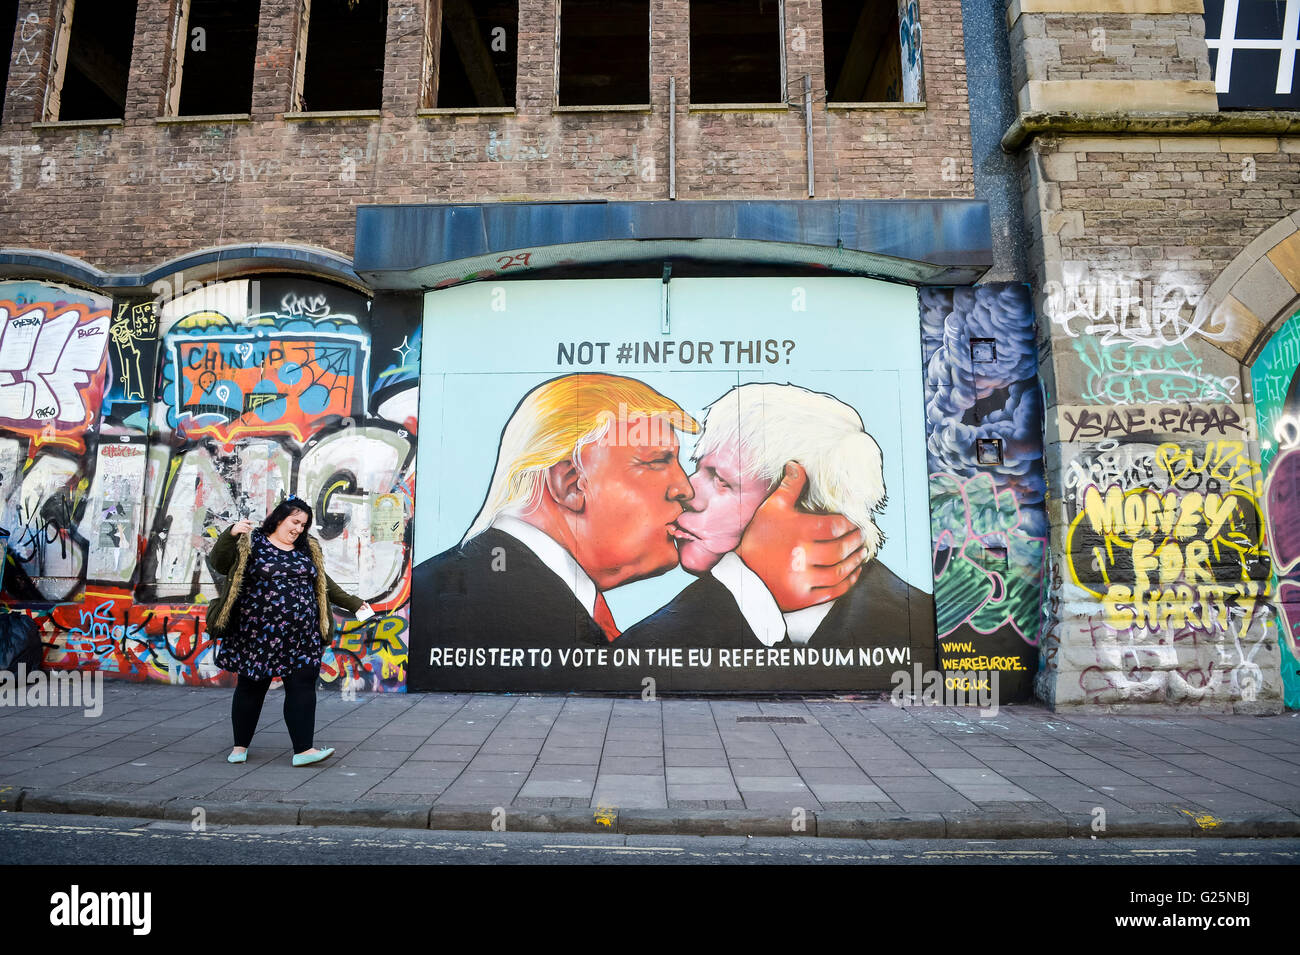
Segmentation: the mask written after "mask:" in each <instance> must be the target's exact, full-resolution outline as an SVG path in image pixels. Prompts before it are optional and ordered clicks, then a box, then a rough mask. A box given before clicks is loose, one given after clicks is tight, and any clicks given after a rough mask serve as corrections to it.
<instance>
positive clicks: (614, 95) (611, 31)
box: [558, 0, 650, 106]
mask: <svg viewBox="0 0 1300 955" xmlns="http://www.w3.org/2000/svg"><path fill="white" fill-rule="evenodd" d="M558 93H559V105H561V106H632V105H640V104H646V103H649V102H650V4H649V3H648V2H646V0H560V56H559V91H558Z"/></svg>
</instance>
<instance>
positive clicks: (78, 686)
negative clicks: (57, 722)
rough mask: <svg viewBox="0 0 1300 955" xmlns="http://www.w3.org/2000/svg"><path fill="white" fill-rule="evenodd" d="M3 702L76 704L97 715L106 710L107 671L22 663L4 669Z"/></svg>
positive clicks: (1, 681)
mask: <svg viewBox="0 0 1300 955" xmlns="http://www.w3.org/2000/svg"><path fill="white" fill-rule="evenodd" d="M0 706H73V707H81V708H82V709H83V710H85V712H84V713H82V716H85V717H86V718H88V719H93V718H94V717H97V716H99V714H101V713H103V712H104V674H103V673H102V672H100V671H99V670H36V671H34V672H32V673H28V672H27V664H25V663H20V664H18V669H17V672H16V673H15V672H10V671H9V670H3V671H0Z"/></svg>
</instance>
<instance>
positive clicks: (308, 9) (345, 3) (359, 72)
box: [300, 0, 388, 112]
mask: <svg viewBox="0 0 1300 955" xmlns="http://www.w3.org/2000/svg"><path fill="white" fill-rule="evenodd" d="M303 6H304V11H305V13H306V16H305V18H304V19H305V22H306V25H307V38H306V44H307V55H306V62H305V64H304V67H303V80H302V101H301V107H300V108H301V109H302V110H303V111H304V112H327V111H330V110H349V109H379V108H380V106H381V105H382V104H383V98H384V44H385V41H386V39H387V33H388V0H308V2H305V3H304V5H303Z"/></svg>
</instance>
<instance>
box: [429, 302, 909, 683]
mask: <svg viewBox="0 0 1300 955" xmlns="http://www.w3.org/2000/svg"><path fill="white" fill-rule="evenodd" d="M914 310H915V300H914V298H913V297H912V293H911V292H910V290H908V289H906V288H904V287H901V286H889V285H886V284H885V283H878V282H872V281H868V280H861V279H832V278H823V279H809V280H777V279H762V280H739V279H735V280H732V279H723V280H719V279H710V280H705V279H683V280H675V281H673V282H672V283H671V284H670V285H669V286H667V288H666V289H665V287H664V286H663V285H662V284H661V283H659V282H657V281H650V282H646V281H640V280H616V281H590V282H527V283H512V284H511V285H509V286H497V287H493V286H490V285H485V284H481V285H476V286H465V287H461V288H457V289H452V290H448V291H441V292H434V293H430V294H429V295H428V296H427V305H426V317H425V322H426V329H425V333H426V340H432V339H433V338H435V337H436V338H437V340H438V341H439V345H440V347H439V349H438V350H437V353H436V354H426V356H425V360H424V362H423V364H422V372H421V374H422V385H421V418H422V419H423V420H425V421H440V422H442V433H441V435H440V442H441V447H439V446H438V441H439V439H438V438H435V437H434V436H432V435H430V434H426V435H425V436H424V440H423V441H422V443H421V448H422V451H421V454H423V455H425V456H426V465H425V468H424V471H425V479H424V481H423V482H422V485H421V492H420V499H419V504H418V508H417V514H418V526H417V531H416V548H417V551H416V567H415V570H414V574H413V579H414V584H415V586H414V593H415V608H414V620H415V624H414V629H413V633H412V635H411V641H410V644H411V663H410V688H411V689H485V690H486V689H491V690H530V689H552V690H571V689H599V690H617V691H637V692H641V691H642V690H644V688H645V686H646V685H647V683H646V682H645V681H647V680H651V681H653V684H652V685H653V686H655V687H656V689H658V690H691V691H710V690H714V691H734V690H782V689H810V690H811V689H820V690H830V689H839V690H872V689H875V690H884V689H887V688H889V687H890V686H891V683H890V681H889V674H890V673H891V672H893V671H896V670H907V671H909V672H910V670H911V668H912V666H913V664H914V663H915V664H921V665H923V666H924V667H925V668H930V667H932V665H933V653H934V616H933V613H934V611H933V602H932V598H931V596H930V593H929V589H930V574H929V564H928V561H927V560H926V556H927V552H928V549H929V548H928V527H927V525H926V522H925V520H924V518H923V517H922V515H923V514H924V510H923V509H924V508H925V506H926V500H925V495H924V488H925V483H924V466H925V459H924V448H923V447H922V444H921V442H920V440H918V438H919V435H920V434H921V433H922V429H921V412H922V400H921V374H920V370H921V369H920V349H919V341H918V340H917V338H916V336H915V334H914V326H913V324H912V321H913V316H914V315H915V311H914ZM610 314H617V315H618V316H619V319H620V321H619V325H618V327H619V330H620V331H619V334H618V335H617V336H611V335H610V334H609V325H608V323H607V321H606V316H607V315H610ZM742 330H743V331H742ZM742 336H743V337H742ZM615 337H617V338H620V339H622V340H617V341H615V340H611V338H615ZM909 436H916V437H909ZM430 472H433V474H432V475H431V474H430Z"/></svg>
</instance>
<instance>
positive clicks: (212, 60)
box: [177, 0, 261, 116]
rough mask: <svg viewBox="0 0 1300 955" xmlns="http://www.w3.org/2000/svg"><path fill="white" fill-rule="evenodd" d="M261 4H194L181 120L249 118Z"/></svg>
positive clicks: (184, 42)
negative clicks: (237, 115)
mask: <svg viewBox="0 0 1300 955" xmlns="http://www.w3.org/2000/svg"><path fill="white" fill-rule="evenodd" d="M260 7H261V2H260V0H190V15H189V20H188V22H187V23H186V24H185V27H184V33H183V35H182V36H180V37H178V38H177V42H178V45H180V46H183V47H184V50H183V51H181V53H180V56H179V58H178V59H179V62H180V64H181V71H182V72H181V94H180V108H179V109H178V110H177V112H178V113H179V114H180V115H182V116H211V115H216V114H219V113H247V112H248V111H249V110H250V109H252V105H253V60H254V57H255V56H256V55H257V20H258V15H259V12H260V9H259V8H260Z"/></svg>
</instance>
